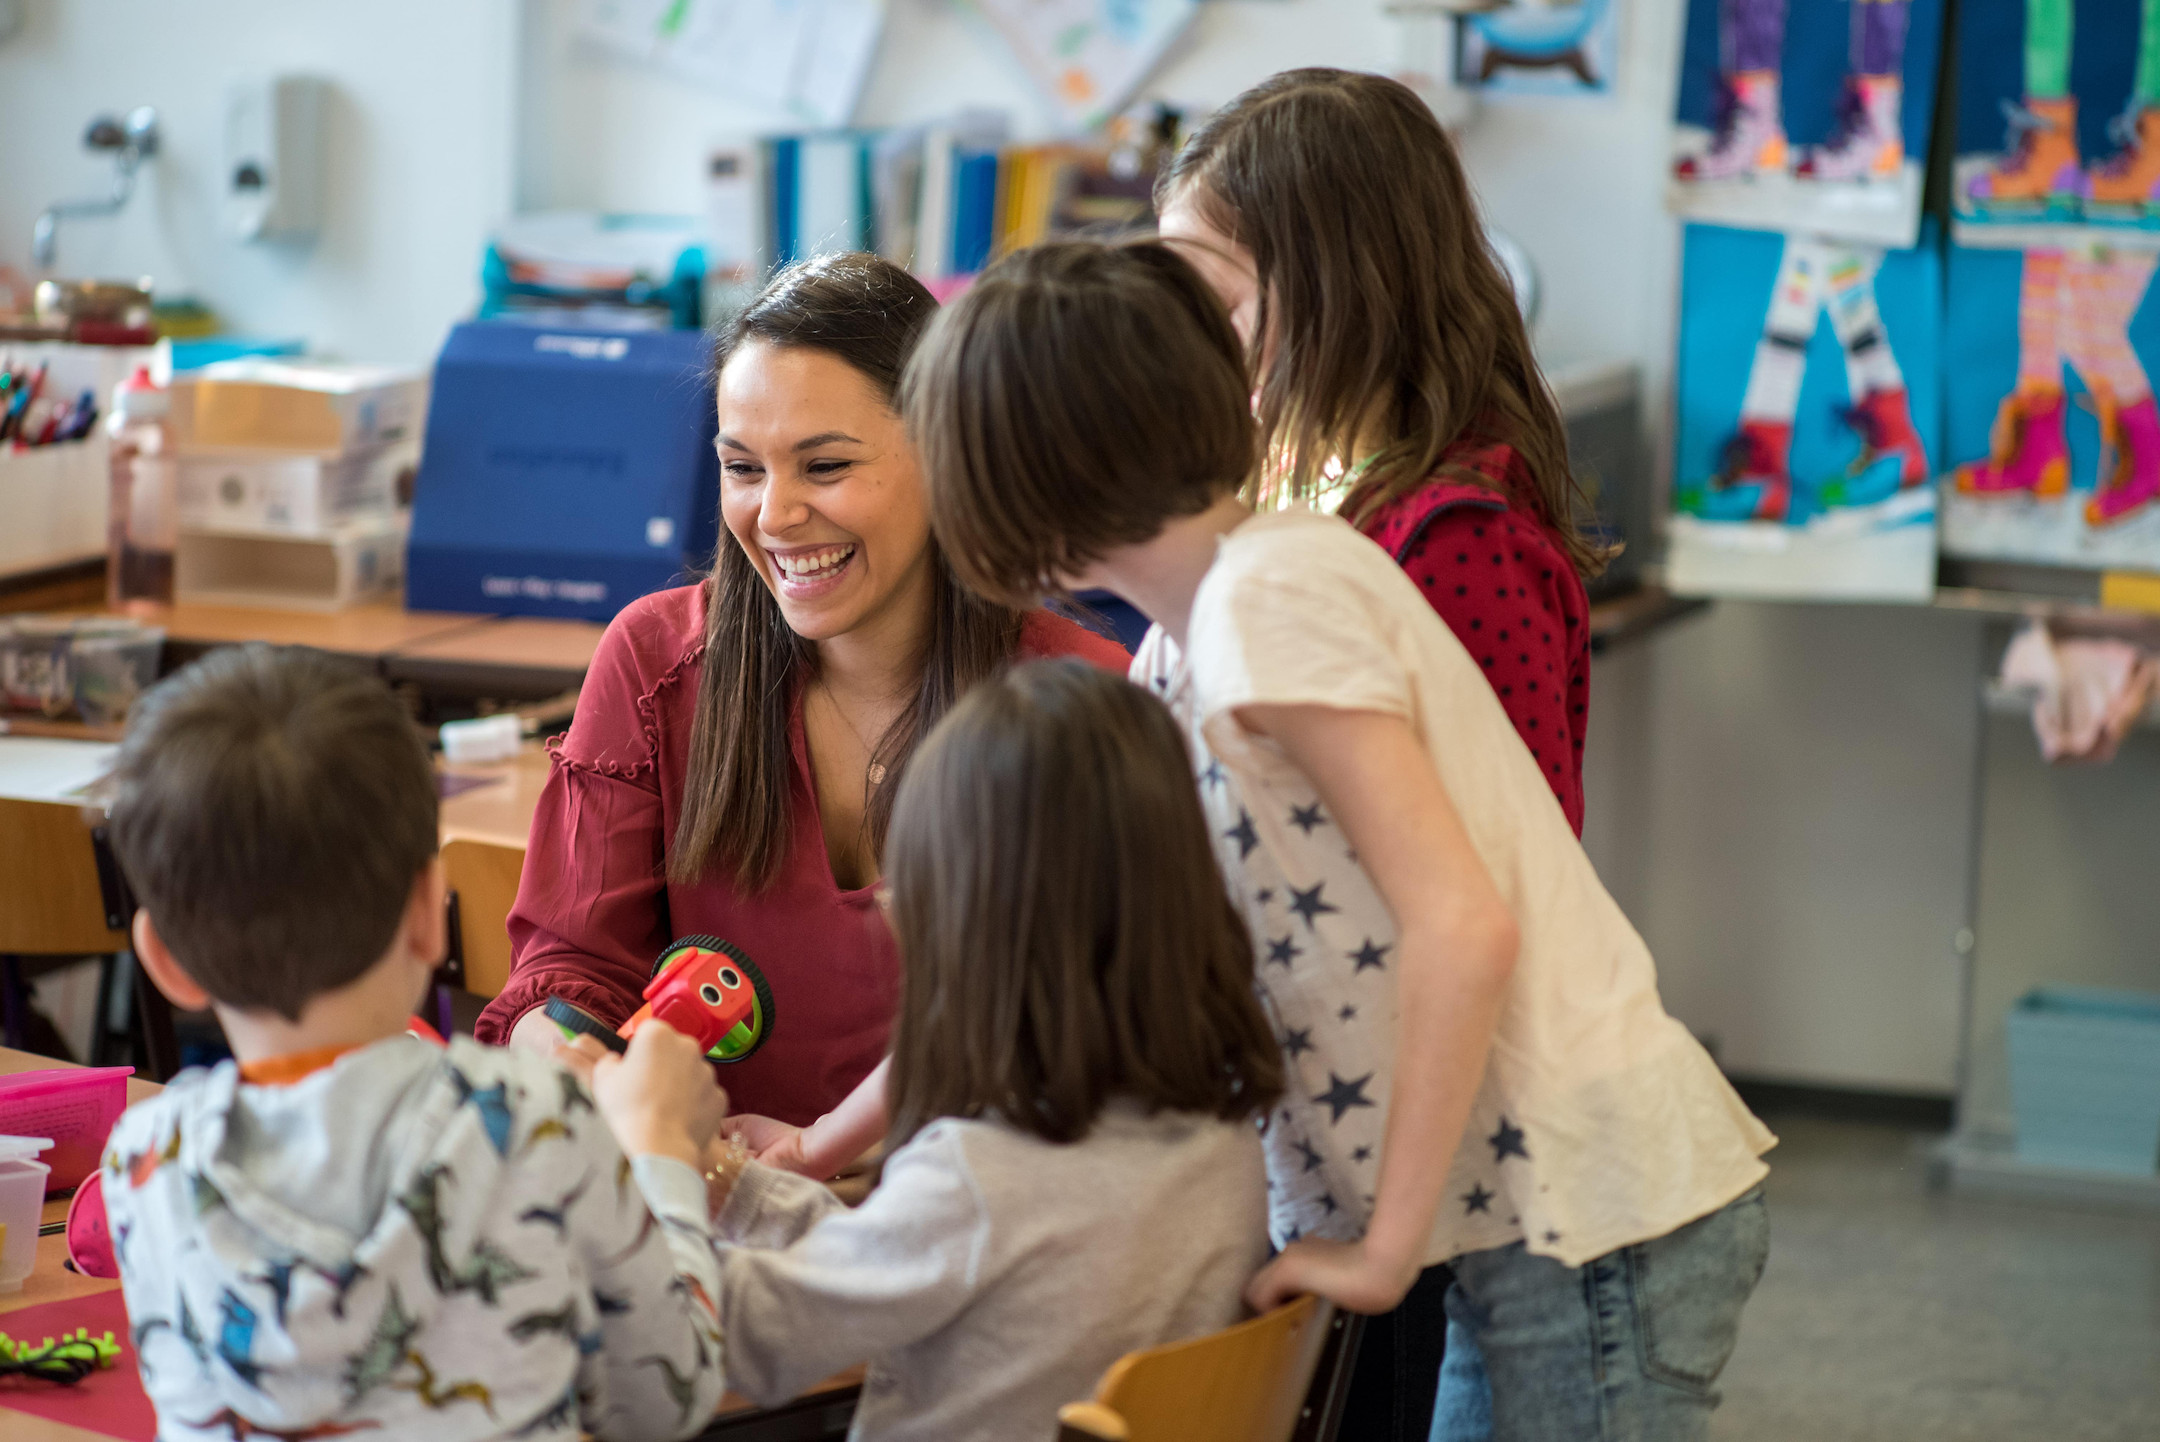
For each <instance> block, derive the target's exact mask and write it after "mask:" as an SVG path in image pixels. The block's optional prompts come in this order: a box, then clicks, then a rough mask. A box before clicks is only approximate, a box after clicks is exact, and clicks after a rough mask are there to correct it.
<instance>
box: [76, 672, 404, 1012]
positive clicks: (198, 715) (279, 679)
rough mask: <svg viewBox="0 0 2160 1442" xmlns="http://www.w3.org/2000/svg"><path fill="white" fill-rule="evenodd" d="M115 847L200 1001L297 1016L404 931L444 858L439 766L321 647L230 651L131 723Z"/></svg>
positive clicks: (383, 692)
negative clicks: (419, 884)
mask: <svg viewBox="0 0 2160 1442" xmlns="http://www.w3.org/2000/svg"><path fill="white" fill-rule="evenodd" d="M114 782H115V788H114V795H113V801H112V838H113V850H114V851H115V852H116V853H117V854H118V856H119V858H120V865H121V869H122V870H123V871H125V872H126V874H127V879H128V883H129V885H130V886H132V887H133V888H134V890H135V894H136V895H137V896H138V897H140V898H141V900H142V904H143V907H144V909H145V910H147V911H148V912H149V913H150V919H151V920H152V921H153V922H154V923H155V924H156V926H157V930H158V935H159V936H161V937H162V938H164V941H165V944H166V946H167V947H169V948H170V949H171V951H172V954H173V957H174V959H176V960H177V961H178V962H179V963H180V965H181V967H182V968H183V969H184V970H185V971H186V972H187V974H188V975H189V976H190V977H191V978H193V979H194V981H195V983H196V984H197V985H198V986H200V987H202V989H203V990H204V991H207V992H209V993H210V995H211V996H213V997H215V998H216V999H217V1000H219V1001H221V1002H223V1003H225V1004H226V1005H227V1006H230V1007H235V1008H237V1009H239V1010H242V1011H271V1012H276V1013H277V1014H278V1015H279V1016H282V1017H284V1018H285V1019H286V1020H287V1021H297V1020H299V1018H300V1012H301V1010H302V1009H303V1008H304V1007H305V1006H306V1005H307V1003H308V1002H309V1001H310V1000H311V999H313V998H314V997H315V996H317V995H318V994H320V993H322V992H326V991H335V990H337V989H338V988H339V987H342V986H344V985H346V984H347V983H348V982H351V981H354V980H356V979H357V978H358V977H360V976H361V975H362V974H363V973H364V972H366V971H367V970H368V969H369V968H370V967H372V966H373V965H374V964H375V963H376V961H377V960H379V959H380V958H381V956H382V954H383V952H384V951H385V949H387V948H388V947H389V945H390V942H391V939H392V938H393V937H394V936H395V935H396V934H397V928H398V924H399V922H400V921H401V920H402V919H403V917H404V915H405V908H406V906H407V904H408V903H409V902H410V900H411V897H412V890H413V884H414V882H415V881H417V880H418V879H419V876H420V872H421V870H422V869H423V868H425V867H426V866H427V864H428V859H429V858H430V857H432V856H434V854H435V847H436V831H435V816H436V800H435V771H434V767H433V766H432V765H430V764H429V762H428V754H427V747H426V746H425V745H424V744H422V742H421V740H420V732H419V730H418V728H417V727H415V726H414V725H413V723H412V718H411V717H409V716H407V715H406V714H405V708H404V706H403V705H402V704H400V703H399V701H398V699H397V698H396V697H395V696H393V695H392V694H391V693H390V689H389V688H388V687H387V686H385V685H383V683H382V682H381V681H380V680H379V679H377V678H376V677H374V676H372V675H370V674H369V673H367V672H366V671H362V670H358V669H356V668H355V667H354V666H353V665H352V664H351V663H349V662H340V661H338V660H335V659H333V658H332V657H329V656H326V655H324V654H323V653H321V652H319V651H307V650H302V649H299V648H297V647H293V648H284V649H280V648H275V647H270V646H261V645H254V646H235V647H231V648H229V649H226V650H220V651H213V652H211V653H210V654H209V655H207V656H205V657H203V658H202V659H201V660H199V661H197V662H195V663H194V664H193V665H190V666H188V667H187V668H186V669H185V670H182V671H180V672H178V673H176V674H174V675H173V676H171V677H168V678H167V679H166V680H165V681H163V682H161V683H159V684H158V685H157V686H156V687H154V688H153V689H152V690H151V691H150V692H149V693H148V694H147V695H145V696H144V697H143V699H142V700H141V701H140V702H139V703H137V705H136V708H135V714H134V715H133V716H131V717H130V718H129V719H128V729H127V739H126V740H125V741H123V742H122V743H121V745H120V762H119V766H118V769H117V770H116V772H115V773H114Z"/></svg>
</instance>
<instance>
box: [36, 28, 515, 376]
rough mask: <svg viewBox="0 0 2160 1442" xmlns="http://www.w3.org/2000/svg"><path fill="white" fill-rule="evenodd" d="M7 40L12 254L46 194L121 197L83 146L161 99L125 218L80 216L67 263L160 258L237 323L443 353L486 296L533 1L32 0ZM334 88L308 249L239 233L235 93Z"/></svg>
mask: <svg viewBox="0 0 2160 1442" xmlns="http://www.w3.org/2000/svg"><path fill="white" fill-rule="evenodd" d="M27 8H28V23H27V24H26V26H25V27H24V29H23V31H22V32H21V33H19V34H18V35H16V37H15V38H14V39H13V40H11V41H8V42H6V43H0V263H5V264H9V265H12V266H14V267H15V268H17V269H18V270H23V271H27V270H28V268H29V260H30V231H31V226H32V224H33V223H34V221H35V220H36V217H37V214H38V212H39V211H40V210H42V209H43V208H44V207H45V206H46V205H47V204H48V203H50V202H52V201H55V200H61V199H75V198H78V197H87V196H95V195H100V194H103V193H104V191H105V189H106V187H107V185H108V183H109V178H110V175H111V162H110V160H109V159H108V158H106V157H104V156H100V155H93V154H92V153H91V152H89V151H87V150H85V149H84V148H83V147H82V144H81V137H82V132H83V130H84V129H85V127H86V126H87V124H88V122H89V120H90V118H91V117H92V116H93V115H94V114H97V113H100V112H117V111H124V110H127V109H129V108H131V107H133V106H136V105H144V104H149V105H155V106H156V107H157V108H158V111H159V114H160V117H161V118H162V121H163V124H164V132H165V146H166V148H165V151H164V153H163V154H162V155H160V156H159V157H158V158H157V159H156V160H155V161H154V162H152V163H151V164H149V165H148V166H146V167H145V171H144V179H143V183H142V184H141V185H140V187H139V188H138V191H137V194H136V196H135V199H134V201H133V202H132V203H131V204H130V205H129V207H128V209H127V211H126V212H125V213H124V214H123V215H122V216H121V217H119V218H118V219H117V220H88V221H70V222H64V223H63V225H62V227H61V231H60V251H59V265H58V270H59V272H60V273H62V274H69V275H98V276H114V277H127V278H132V277H135V276H138V275H150V276H152V277H154V278H155V279H156V281H157V283H158V287H159V289H160V291H161V292H163V293H166V294H174V295H177V294H193V295H195V296H198V297H200V298H201V299H203V300H205V301H207V302H209V303H210V304H212V305H213V306H214V307H215V308H216V309H217V310H218V311H219V312H220V313H221V314H222V315H224V316H225V317H226V319H227V320H228V321H229V322H230V323H231V325H232V326H233V328H234V329H236V330H239V331H242V332H245V333H252V334H258V335H277V336H302V337H305V338H306V339H308V340H309V341H310V342H311V343H312V344H313V345H314V346H315V347H316V348H317V349H319V350H322V351H325V352H328V353H332V354H340V355H344V356H348V357H352V358H357V359H370V360H398V361H424V360H426V359H427V358H429V357H430V356H431V355H433V353H434V351H435V349H436V347H437V346H438V345H439V344H440V343H441V339H442V335H443V332H444V331H445V330H446V329H447V328H448V326H449V325H450V323H451V321H452V320H453V319H455V318H457V317H458V316H460V315H462V314H465V313H468V312H469V311H470V310H471V307H472V304H473V300H474V298H475V296H476V295H477V292H478V281H477V276H478V272H479V262H480V247H481V241H482V238H483V236H484V235H485V234H486V231H487V227H488V226H489V225H490V224H492V223H493V222H494V221H495V219H496V218H497V217H499V216H500V215H502V214H503V213H504V212H505V211H506V210H507V209H508V207H509V205H510V201H511V190H512V186H513V166H514V154H515V140H514V130H515V114H516V107H515V103H514V99H515V93H516V68H517V36H518V31H517V9H518V6H517V3H516V0H450V3H442V0H432V3H431V0H369V3H366V4H333V3H304V4H294V3H291V0H186V3H180V4H176V3H172V0H29V4H28V7H27ZM273 73H294V74H306V75H313V76H318V77H321V78H322V79H324V80H326V81H327V82H328V83H329V103H328V107H327V112H326V115H325V129H326V142H325V150H326V157H327V158H326V165H327V169H328V174H327V181H328V184H327V186H326V195H327V197H328V199H327V204H326V207H325V213H324V217H323V227H322V233H321V236H320V238H319V239H318V240H317V241H316V242H315V243H314V244H312V245H309V246H304V247H300V246H277V245H242V244H239V243H238V242H235V241H232V240H229V239H227V238H226V237H225V235H224V233H223V230H222V226H221V218H220V214H219V204H218V202H219V196H220V191H219V188H218V183H219V180H220V178H221V176H222V173H223V170H224V154H223V150H224V99H225V94H226V90H227V87H228V86H229V85H230V84H231V83H232V82H233V81H234V80H236V79H239V78H241V77H243V76H260V75H267V74H273Z"/></svg>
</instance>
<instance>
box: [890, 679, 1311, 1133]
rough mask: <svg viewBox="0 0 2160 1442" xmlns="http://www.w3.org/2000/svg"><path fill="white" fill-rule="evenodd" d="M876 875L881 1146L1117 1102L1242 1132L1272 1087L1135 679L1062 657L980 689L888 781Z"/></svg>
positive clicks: (1173, 767) (1272, 1064)
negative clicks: (962, 1124) (895, 1008)
mask: <svg viewBox="0 0 2160 1442" xmlns="http://www.w3.org/2000/svg"><path fill="white" fill-rule="evenodd" d="M885 877H886V882H887V884H888V885H889V886H890V887H891V888H892V893H891V894H892V920H893V933H894V936H895V937H896V938H897V939H898V941H899V944H900V957H901V977H902V980H901V988H900V1015H899V1017H898V1019H897V1020H896V1022H895V1023H894V1027H893V1069H892V1078H891V1081H890V1083H889V1088H888V1093H887V1095H888V1098H889V1104H890V1110H891V1116H892V1125H891V1131H890V1133H889V1139H890V1141H891V1142H892V1144H893V1145H895V1146H897V1145H899V1144H900V1143H902V1142H904V1141H906V1140H907V1139H908V1138H909V1137H912V1136H913V1135H914V1134H915V1133H916V1132H917V1131H919V1130H921V1128H922V1127H924V1126H925V1125H927V1124H929V1123H930V1122H933V1121H935V1120H937V1119H938V1118H940V1117H979V1116H986V1115H995V1116H997V1117H999V1118H1002V1119H1003V1120H1004V1121H1006V1122H1008V1123H1009V1124H1011V1125H1012V1126H1015V1127H1018V1128H1019V1129H1021V1130H1022V1131H1027V1132H1032V1133H1034V1134H1035V1135H1037V1136H1039V1137H1042V1138H1044V1139H1046V1140H1048V1141H1053V1142H1071V1141H1077V1140H1079V1139H1080V1138H1081V1137H1083V1136H1085V1135H1086V1134H1087V1131H1088V1128H1089V1127H1090V1126H1092V1125H1093V1123H1094V1121H1095V1118H1096V1116H1097V1115H1098V1114H1099V1113H1100V1112H1101V1110H1102V1108H1103V1105H1104V1104H1105V1103H1106V1102H1108V1101H1109V1100H1110V1099H1111V1098H1113V1097H1126V1098H1130V1099H1132V1100H1134V1101H1137V1102H1139V1103H1140V1104H1141V1105H1142V1106H1144V1107H1146V1108H1147V1109H1148V1110H1149V1111H1155V1110H1158V1109H1169V1110H1175V1111H1185V1112H1198V1113H1201V1114H1204V1115H1213V1116H1218V1117H1222V1118H1225V1119H1235V1118H1242V1117H1248V1116H1252V1115H1254V1114H1255V1113H1258V1112H1261V1111H1264V1110H1265V1109H1266V1108H1267V1107H1268V1106H1270V1105H1272V1104H1273V1102H1274V1100H1275V1098H1276V1097H1277V1096H1279V1095H1280V1094H1281V1092H1282V1087H1283V1064H1282V1054H1281V1051H1280V1050H1279V1048H1278V1047H1277V1045H1276V1042H1275V1036H1274V1033H1273V1031H1272V1030H1271V1029H1270V1027H1269V1025H1268V1021H1267V1016H1266V1014H1265V1013H1264V1012H1263V1011H1262V1010H1261V1007H1260V1002H1259V999H1258V998H1257V997H1256V996H1255V995H1254V992H1253V978H1252V973H1253V954H1252V939H1251V936H1250V934H1249V933H1248V932H1247V930H1246V928H1245V923H1244V921H1243V920H1242V919H1241V918H1240V917H1239V915H1238V912H1237V909H1236V908H1235V907H1234V906H1233V905H1232V904H1231V902H1230V898H1229V894H1228V892H1227V891H1226V890H1225V889H1224V887H1223V880H1222V873H1221V872H1220V871H1219V870H1218V869H1217V868H1216V863H1215V854H1214V851H1213V850H1212V849H1211V844H1210V840H1209V836H1208V828H1207V821H1206V819H1205V818H1204V816H1203V815H1202V814H1201V810H1200V799H1199V794H1198V793H1197V791H1196V790H1195V789H1194V787H1193V779H1192V771H1191V761H1190V759H1189V757H1188V755H1187V752H1186V750H1185V742H1184V739H1183V737H1182V736H1181V735H1180V734H1179V732H1178V729H1177V723H1176V722H1174V721H1173V720H1171V718H1170V713H1169V712H1168V711H1167V710H1165V709H1164V707H1163V705H1162V703H1161V702H1159V701H1157V700H1156V699H1155V698H1154V697H1153V696H1151V695H1149V694H1148V693H1147V692H1146V691H1143V690H1141V689H1140V688H1139V687H1137V686H1134V685H1132V684H1130V683H1129V682H1127V681H1125V680H1123V679H1121V678H1119V677H1116V676H1112V675H1109V674H1107V673H1105V672H1101V671H1097V670H1095V669H1094V668H1093V667H1091V666H1088V665H1086V664H1084V663H1082V662H1077V661H1036V662H1032V663H1030V664H1028V665H1025V666H1016V667H1014V668H1013V669H1012V670H1010V671H1008V672H1006V673H1005V674H1004V675H1002V676H1000V677H999V678H998V679H997V680H995V681H992V682H990V683H989V684H987V685H984V686H979V687H977V688H976V689H975V690H974V691H973V692H972V693H970V694H969V695H968V697H967V699H966V700H964V701H962V702H961V703H960V704H959V705H958V706H956V707H954V708H953V711H952V714H951V715H949V716H947V717H946V718H945V720H944V722H943V723H942V724H940V725H939V726H938V728H937V730H936V731H935V732H933V733H932V735H931V737H930V739H929V740H928V741H927V742H926V743H925V744H924V746H923V749H922V753H921V754H920V755H919V756H918V757H916V760H915V765H914V768H913V769H912V770H911V771H910V772H909V773H908V777H907V780H906V781H905V782H903V783H902V784H901V787H900V800H899V804H898V806H897V808H896V809H895V811H894V813H893V823H892V834H891V836H890V838H889V839H888V840H887V843H886V848H885Z"/></svg>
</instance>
